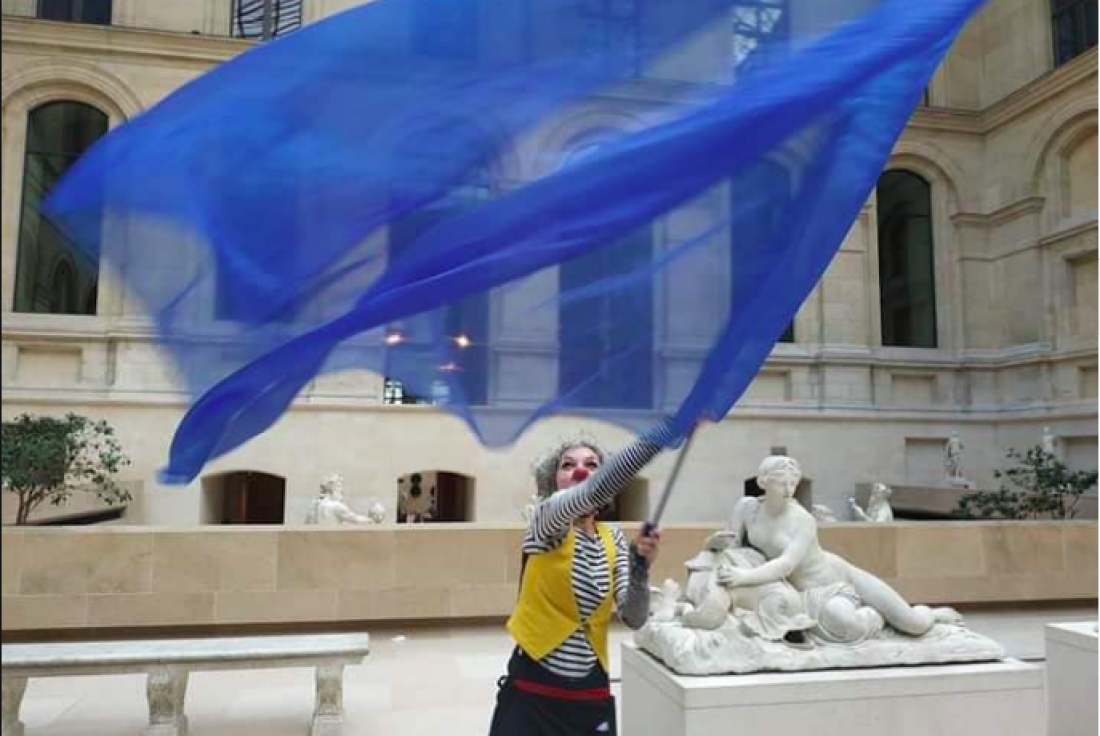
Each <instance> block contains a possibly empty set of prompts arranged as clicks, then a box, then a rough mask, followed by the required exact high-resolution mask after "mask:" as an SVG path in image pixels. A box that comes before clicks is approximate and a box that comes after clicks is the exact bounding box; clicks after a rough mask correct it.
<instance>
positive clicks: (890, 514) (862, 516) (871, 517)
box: [848, 483, 894, 524]
mask: <svg viewBox="0 0 1100 736" xmlns="http://www.w3.org/2000/svg"><path fill="white" fill-rule="evenodd" d="M892 493H893V491H891V490H890V486H888V485H886V484H885V483H875V484H874V485H873V486H871V497H870V498H869V499H868V501H867V508H866V509H864V508H863V507H862V506H860V505H859V502H858V501H856V500H855V498H849V499H848V505H849V506H851V507H852V514H853V515H854V516H855V518H856V519H857V520H858V521H867V522H870V523H872V524H888V523H890V522H891V521H893V520H894V509H893V508H891V507H890V495H891V494H892Z"/></svg>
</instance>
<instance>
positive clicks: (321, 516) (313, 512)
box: [305, 473, 385, 526]
mask: <svg viewBox="0 0 1100 736" xmlns="http://www.w3.org/2000/svg"><path fill="white" fill-rule="evenodd" d="M372 517H373V515H370V516H364V515H362V514H357V513H355V512H354V511H352V510H351V507H349V506H348V504H347V502H346V501H345V500H344V477H343V476H342V475H340V474H339V473H333V474H332V475H330V476H328V477H326V478H325V479H324V480H322V481H321V489H320V493H318V494H317V497H316V498H315V499H313V504H312V505H311V506H310V509H309V513H308V514H306V519H305V523H306V524H313V525H317V526H340V525H341V524H380V523H382V522H381V520H379V521H375V520H374V518H372ZM384 518H385V509H383V510H382V519H384Z"/></svg>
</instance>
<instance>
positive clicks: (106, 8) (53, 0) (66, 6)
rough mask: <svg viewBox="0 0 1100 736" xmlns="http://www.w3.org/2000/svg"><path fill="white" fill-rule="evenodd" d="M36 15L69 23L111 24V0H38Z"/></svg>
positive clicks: (44, 18) (43, 18)
mask: <svg viewBox="0 0 1100 736" xmlns="http://www.w3.org/2000/svg"><path fill="white" fill-rule="evenodd" d="M37 15H38V17H39V18H41V19H42V20H63V21H67V22H69V23H90V24H93V25H100V26H109V25H111V0H38V13H37Z"/></svg>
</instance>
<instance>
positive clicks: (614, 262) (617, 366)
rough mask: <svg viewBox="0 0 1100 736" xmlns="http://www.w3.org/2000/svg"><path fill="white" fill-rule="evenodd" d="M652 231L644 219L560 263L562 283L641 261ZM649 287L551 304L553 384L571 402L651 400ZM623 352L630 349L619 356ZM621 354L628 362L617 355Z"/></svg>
mask: <svg viewBox="0 0 1100 736" xmlns="http://www.w3.org/2000/svg"><path fill="white" fill-rule="evenodd" d="M613 135H615V133H614V132H613V131H600V132H594V133H592V134H590V135H589V137H588V141H587V142H585V143H582V144H580V145H577V146H574V147H573V149H572V154H571V155H570V156H569V158H568V159H567V160H566V162H565V165H566V166H571V165H574V164H576V163H577V162H579V161H582V160H583V159H585V158H587V157H588V156H590V155H592V154H593V153H595V152H596V151H598V150H599V149H600V147H601V146H602V145H603V144H604V143H606V140H607V138H609V137H611V136H613ZM652 253H653V231H652V228H650V227H648V226H645V227H643V228H641V229H639V230H636V231H635V232H632V233H630V234H629V235H626V236H625V237H623V238H621V239H620V240H619V241H618V242H616V243H614V244H612V245H608V246H605V247H603V248H600V249H598V250H596V251H593V252H590V253H586V254H585V255H583V256H580V257H578V258H573V259H570V260H568V261H565V262H564V263H562V264H561V266H560V267H559V271H558V278H559V280H560V282H561V284H562V288H563V289H564V288H565V287H566V286H568V287H569V288H570V289H583V288H584V287H586V286H588V285H589V284H591V283H593V282H595V281H597V280H598V279H600V278H604V277H606V276H609V275H612V274H626V273H630V272H631V271H633V270H635V269H636V268H639V267H643V266H645V264H646V263H648V262H649V261H650V259H651V257H652ZM652 335H653V289H652V286H650V285H649V284H648V283H647V284H646V285H645V286H639V287H635V288H631V289H628V290H624V291H620V292H615V293H611V294H601V295H598V296H595V297H590V298H584V299H579V300H576V301H562V302H561V304H560V306H559V308H558V342H559V345H560V346H561V347H560V349H559V352H558V388H559V393H560V394H561V395H569V396H570V398H569V403H570V404H572V405H573V406H615V407H624V408H632V409H644V408H648V407H651V406H652V405H653V363H652V354H653V345H652ZM624 356H633V357H627V358H624ZM624 359H625V360H629V365H630V370H629V371H628V372H627V371H624V369H623V362H624Z"/></svg>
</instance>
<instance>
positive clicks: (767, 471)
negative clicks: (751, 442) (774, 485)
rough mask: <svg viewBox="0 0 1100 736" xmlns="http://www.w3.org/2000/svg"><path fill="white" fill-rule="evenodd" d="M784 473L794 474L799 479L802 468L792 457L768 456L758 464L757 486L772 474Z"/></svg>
mask: <svg viewBox="0 0 1100 736" xmlns="http://www.w3.org/2000/svg"><path fill="white" fill-rule="evenodd" d="M784 472H790V473H796V474H797V475H798V477H799V478H801V477H802V468H800V467H799V466H798V461H797V460H795V459H794V458H793V457H787V456H786V455H769V456H768V457H766V458H764V460H763V462H761V463H760V468H759V469H758V470H757V471H756V482H757V483H758V484H759V483H760V482H761V481H763V480H764V479H765V478H767V477H768V476H769V475H772V474H773V473H784Z"/></svg>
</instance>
